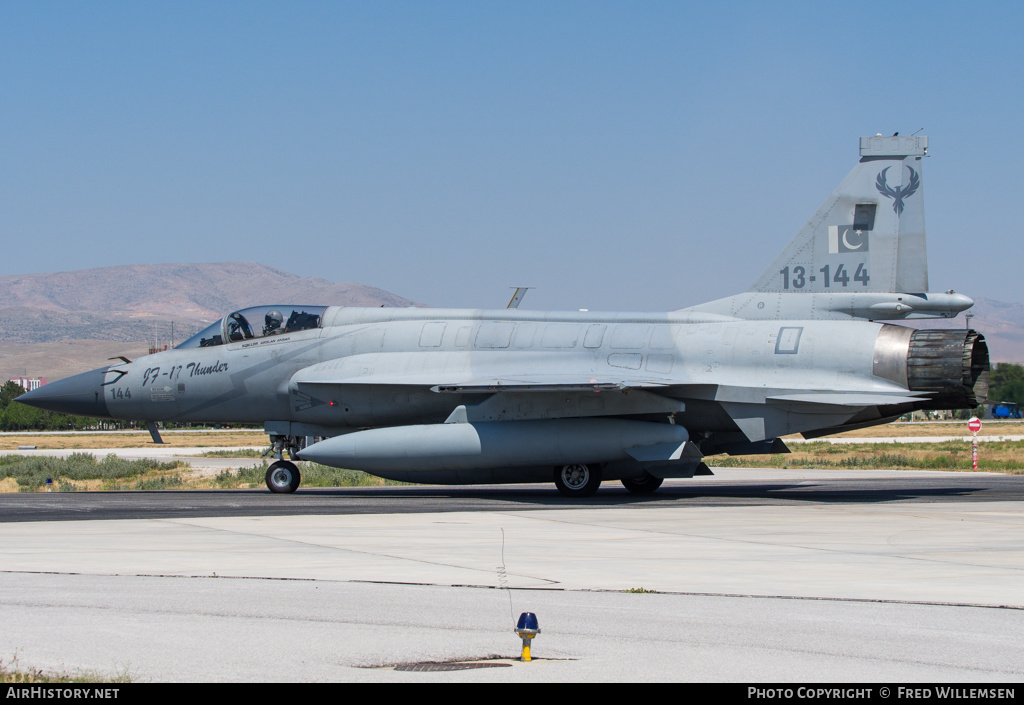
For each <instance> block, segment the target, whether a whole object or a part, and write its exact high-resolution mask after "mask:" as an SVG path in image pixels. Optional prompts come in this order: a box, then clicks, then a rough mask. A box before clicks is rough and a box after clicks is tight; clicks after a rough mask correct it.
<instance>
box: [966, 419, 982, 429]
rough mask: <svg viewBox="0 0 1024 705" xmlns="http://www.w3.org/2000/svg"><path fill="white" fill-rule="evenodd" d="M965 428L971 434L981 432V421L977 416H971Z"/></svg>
mask: <svg viewBox="0 0 1024 705" xmlns="http://www.w3.org/2000/svg"><path fill="white" fill-rule="evenodd" d="M967 428H968V430H970V432H971V433H977V432H978V431H980V430H981V419H979V418H978V417H977V416H972V417H971V418H970V419H968V420H967Z"/></svg>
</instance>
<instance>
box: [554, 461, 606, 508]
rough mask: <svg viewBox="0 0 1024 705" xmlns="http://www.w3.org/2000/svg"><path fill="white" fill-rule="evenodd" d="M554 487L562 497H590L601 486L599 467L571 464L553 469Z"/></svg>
mask: <svg viewBox="0 0 1024 705" xmlns="http://www.w3.org/2000/svg"><path fill="white" fill-rule="evenodd" d="M555 486H556V487H557V488H558V491H559V492H561V493H562V495H563V496H564V497H572V498H574V499H578V498H580V497H590V496H591V495H593V494H594V493H595V492H597V488H598V487H600V486H601V466H600V465H584V464H582V463H573V464H572V465H563V466H561V467H558V468H555Z"/></svg>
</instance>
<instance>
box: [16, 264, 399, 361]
mask: <svg viewBox="0 0 1024 705" xmlns="http://www.w3.org/2000/svg"><path fill="white" fill-rule="evenodd" d="M267 303H280V304H311V305H314V304H328V305H340V306H372V307H377V306H392V307H406V306H413V305H416V304H415V302H413V301H410V300H409V299H406V298H403V297H401V296H397V295H396V294H392V293H390V292H387V291H384V290H383V289H377V288H374V287H372V286H367V285H365V284H357V283H354V282H342V283H340V284H336V283H333V282H330V281H327V280H326V279H321V278H318V277H300V276H298V275H297V274H292V273H290V272H286V271H284V270H281V269H277V268H275V267H269V266H267V265H263V264H258V263H256V262H217V263H212V264H138V265H124V266H116V267H101V268H97V269H83V270H78V271H72V272H55V273H46V274H20V275H8V276H2V277H0V375H2V378H0V381H2V380H6V379H8V378H9V377H12V376H21V375H26V376H29V377H46V378H47V379H50V380H53V379H60V378H62V377H66V376H68V375H71V374H75V373H77V372H84V371H86V370H90V369H94V368H96V367H99V366H101V365H102V364H103V363H104V362H105V361H106V360H107V358H110V357H113V356H115V355H126V356H128V357H131V358H134V357H137V356H139V355H143V354H145V353H146V352H147V350H148V349H149V347H151V346H152V347H157V346H160V347H162V346H163V345H167V344H172V343H180V342H181V341H183V340H185V339H186V338H188V337H189V336H190V335H192V334H193V333H195V332H197V331H199V330H202V329H203V328H205V327H206V326H207V325H209V324H210V323H212V322H213V321H215V320H217V319H218V318H221V317H222V316H224V315H225V314H226V313H229V312H231V311H235V310H238V309H241V308H245V307H247V306H255V305H260V304H267Z"/></svg>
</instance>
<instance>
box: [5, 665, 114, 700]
mask: <svg viewBox="0 0 1024 705" xmlns="http://www.w3.org/2000/svg"><path fill="white" fill-rule="evenodd" d="M131 682H132V677H131V674H130V673H129V672H128V669H127V668H125V669H124V670H123V671H121V672H120V673H117V674H115V675H113V676H106V675H103V674H100V673H97V672H95V671H81V670H76V671H73V672H70V673H55V672H53V671H44V670H42V669H40V668H22V667H21V666H19V665H18V657H17V656H15V657H14V658H12V659H11V662H10V663H9V664H7V663H4V660H3V659H0V683H25V684H33V683H131ZM90 694H91V693H90Z"/></svg>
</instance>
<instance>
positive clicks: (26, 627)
mask: <svg viewBox="0 0 1024 705" xmlns="http://www.w3.org/2000/svg"><path fill="white" fill-rule="evenodd" d="M716 473H717V474H716V475H715V476H714V477H708V478H695V479H694V480H688V481H683V480H680V481H670V482H668V483H666V486H665V487H663V488H662V490H661V491H660V492H659V493H657V494H656V495H654V496H653V497H650V498H637V497H634V496H632V495H629V494H627V493H625V492H624V491H623V490H621V489H615V488H614V485H613V484H612V483H609V485H608V488H607V489H602V491H601V492H599V493H598V495H597V496H596V497H595V498H593V499H592V500H589V501H586V502H575V503H573V502H569V501H567V500H564V499H562V498H560V497H559V496H558V495H557V493H555V491H554V490H553V488H551V487H543V486H533V487H508V486H506V487H491V488H440V487H414V488H410V487H386V488H355V489H351V490H347V489H346V490H342V489H339V490H300V491H299V492H298V493H296V494H295V495H291V496H278V495H272V494H270V493H269V492H266V491H244V490H242V491H239V490H229V491H214V492H123V493H65V494H62V493H49V494H47V493H38V494H37V493H33V494H11V495H5V496H0V624H3V628H2V629H0V658H4V659H5V661H6V660H7V659H9V658H10V657H11V656H13V655H14V654H17V656H18V660H19V662H20V663H22V664H24V665H31V666H35V667H42V668H49V669H60V670H75V669H94V670H97V671H99V672H104V673H114V672H118V671H119V670H127V671H128V672H130V673H131V674H132V675H133V677H135V678H136V679H137V680H155V681H193V680H204V681H206V680H208V681H253V680H273V681H288V680H353V681H354V680H373V681H387V680H409V681H418V682H429V681H434V680H439V679H440V680H445V681H451V680H486V681H508V682H519V683H522V682H529V681H566V680H568V681H584V680H591V681H593V680H734V681H791V682H793V681H807V682H821V681H890V682H904V683H905V682H918V681H923V680H932V681H985V682H989V681H1011V682H1012V681H1019V680H1020V679H1021V677H1022V675H1024V666H1022V664H1024V658H1022V657H1024V648H1022V646H1021V644H1020V639H1019V634H1020V633H1021V631H1022V628H1024V540H1022V539H1024V503H1022V500H1024V478H1021V477H1019V476H1002V475H993V474H983V473H979V474H967V473H939V472H904V471H899V472H888V471H851V470H844V471H833V470H828V471H815V470H743V469H719V470H716ZM522 611H532V612H535V613H536V614H537V615H538V618H539V619H540V622H541V630H542V633H541V635H540V636H539V637H538V638H537V640H536V641H535V643H534V648H533V653H534V655H535V656H536V657H537V660H535V661H534V662H532V663H529V664H526V663H520V662H517V661H515V660H513V657H515V656H517V655H518V651H519V641H518V638H517V637H516V636H515V635H514V634H513V633H512V626H513V623H514V619H515V617H516V616H518V614H519V613H520V612H522ZM468 661H472V662H474V663H478V664H486V665H488V666H490V667H487V668H482V667H477V668H467V670H459V671H444V672H434V671H432V670H429V669H430V668H434V667H436V666H430V665H429V664H437V663H441V662H445V663H451V662H468ZM417 664H419V666H417V667H422V668H426V669H428V670H426V671H424V670H418V671H403V670H395V666H405V667H412V666H414V665H417ZM422 664H428V665H427V666H422Z"/></svg>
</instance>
